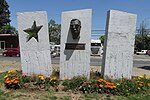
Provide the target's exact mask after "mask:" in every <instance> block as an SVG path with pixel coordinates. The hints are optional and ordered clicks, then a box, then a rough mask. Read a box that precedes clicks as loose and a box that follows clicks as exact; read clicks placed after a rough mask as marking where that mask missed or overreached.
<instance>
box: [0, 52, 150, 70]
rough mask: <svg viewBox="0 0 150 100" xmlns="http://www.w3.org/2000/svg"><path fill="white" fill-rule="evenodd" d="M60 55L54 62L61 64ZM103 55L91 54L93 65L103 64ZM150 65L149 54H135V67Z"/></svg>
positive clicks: (9, 58)
mask: <svg viewBox="0 0 150 100" xmlns="http://www.w3.org/2000/svg"><path fill="white" fill-rule="evenodd" d="M4 60H8V61H16V62H20V57H3V56H2V55H0V61H4ZM59 60H60V58H59V57H55V58H52V64H59ZM101 64H102V57H99V56H91V65H93V66H101ZM143 66H150V56H148V55H134V60H133V67H143Z"/></svg>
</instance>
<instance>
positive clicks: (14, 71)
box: [8, 70, 16, 73]
mask: <svg viewBox="0 0 150 100" xmlns="http://www.w3.org/2000/svg"><path fill="white" fill-rule="evenodd" d="M8 73H16V70H10V71H8Z"/></svg>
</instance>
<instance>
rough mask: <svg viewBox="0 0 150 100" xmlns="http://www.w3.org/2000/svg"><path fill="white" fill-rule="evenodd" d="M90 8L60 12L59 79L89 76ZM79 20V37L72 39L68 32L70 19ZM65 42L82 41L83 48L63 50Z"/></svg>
mask: <svg viewBox="0 0 150 100" xmlns="http://www.w3.org/2000/svg"><path fill="white" fill-rule="evenodd" d="M91 15H92V10H91V9H85V10H76V11H68V12H63V13H62V22H61V25H62V26H61V52H60V79H62V80H63V79H64V78H72V77H74V76H78V75H82V76H85V77H87V78H89V77H90V52H91V50H90V49H91V48H90V41H91ZM72 19H79V20H80V21H81V31H80V39H79V40H73V39H72V36H71V33H70V29H69V28H70V21H71V20H72ZM65 43H79V44H80V43H84V44H85V50H65Z"/></svg>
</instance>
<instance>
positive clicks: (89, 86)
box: [4, 70, 150, 96]
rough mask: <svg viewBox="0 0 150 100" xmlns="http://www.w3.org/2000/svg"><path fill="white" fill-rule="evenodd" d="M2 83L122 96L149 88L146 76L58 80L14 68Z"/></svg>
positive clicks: (11, 86)
mask: <svg viewBox="0 0 150 100" xmlns="http://www.w3.org/2000/svg"><path fill="white" fill-rule="evenodd" d="M98 77H99V76H98ZM4 84H5V86H6V88H7V89H17V88H24V87H25V88H30V87H31V86H35V87H38V88H39V89H44V90H49V89H53V90H55V91H60V90H63V91H68V90H71V91H82V92H83V93H100V94H103V93H107V94H113V95H122V96H128V95H132V94H136V93H140V92H142V91H147V90H148V89H150V79H147V78H146V76H137V77H133V78H132V79H131V80H128V79H125V78H122V79H119V80H112V79H109V80H104V79H102V78H100V79H98V80H96V79H91V80H87V79H86V78H84V77H74V78H72V79H64V80H63V81H60V80H58V76H57V77H56V76H51V77H44V76H43V75H33V76H27V75H22V74H21V72H19V71H15V70H10V71H8V72H7V73H6V74H5V76H4ZM27 84H28V85H27ZM31 84H32V85H31ZM26 85H27V86H26ZM60 86H63V89H60V88H59V87H60Z"/></svg>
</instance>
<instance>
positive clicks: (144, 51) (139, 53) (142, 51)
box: [136, 50, 147, 55]
mask: <svg viewBox="0 0 150 100" xmlns="http://www.w3.org/2000/svg"><path fill="white" fill-rule="evenodd" d="M146 52H147V50H141V51H140V52H136V54H137V55H146Z"/></svg>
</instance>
